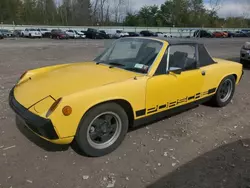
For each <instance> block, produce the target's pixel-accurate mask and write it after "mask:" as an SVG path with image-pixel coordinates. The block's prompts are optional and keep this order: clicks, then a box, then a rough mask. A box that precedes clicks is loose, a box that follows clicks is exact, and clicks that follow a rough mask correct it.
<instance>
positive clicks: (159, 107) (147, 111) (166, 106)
mask: <svg viewBox="0 0 250 188" xmlns="http://www.w3.org/2000/svg"><path fill="white" fill-rule="evenodd" d="M215 91H216V88H212V89H209V90H208V91H205V92H201V93H197V94H195V95H193V96H187V97H185V98H182V99H177V100H176V101H172V102H168V103H166V104H160V105H157V106H155V107H152V108H149V109H143V110H138V111H136V117H141V116H144V115H150V114H153V113H154V112H159V111H160V112H161V111H164V110H168V109H171V108H174V107H177V106H179V105H185V104H188V103H189V102H190V101H192V100H194V101H196V100H199V99H201V98H206V97H208V96H209V95H211V94H214V93H215ZM194 101H192V102H194Z"/></svg>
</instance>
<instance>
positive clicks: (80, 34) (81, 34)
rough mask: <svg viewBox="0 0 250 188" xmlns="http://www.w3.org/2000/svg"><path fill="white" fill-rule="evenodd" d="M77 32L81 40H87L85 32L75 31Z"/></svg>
mask: <svg viewBox="0 0 250 188" xmlns="http://www.w3.org/2000/svg"><path fill="white" fill-rule="evenodd" d="M74 31H75V33H76V34H77V35H78V36H79V38H81V39H85V38H86V35H85V34H84V33H83V32H81V31H76V30H74Z"/></svg>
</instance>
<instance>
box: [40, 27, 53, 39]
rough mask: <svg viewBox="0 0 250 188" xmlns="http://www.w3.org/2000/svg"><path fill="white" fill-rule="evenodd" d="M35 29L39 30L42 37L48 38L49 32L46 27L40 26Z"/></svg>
mask: <svg viewBox="0 0 250 188" xmlns="http://www.w3.org/2000/svg"><path fill="white" fill-rule="evenodd" d="M37 31H39V32H41V33H42V37H44V38H49V37H50V34H51V32H50V31H49V30H48V29H44V28H41V29H40V28H38V29H37Z"/></svg>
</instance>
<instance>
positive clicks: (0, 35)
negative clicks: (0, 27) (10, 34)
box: [0, 31, 4, 39]
mask: <svg viewBox="0 0 250 188" xmlns="http://www.w3.org/2000/svg"><path fill="white" fill-rule="evenodd" d="M3 38H4V36H3V33H2V32H1V31H0V39H3Z"/></svg>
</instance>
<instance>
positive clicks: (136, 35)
mask: <svg viewBox="0 0 250 188" xmlns="http://www.w3.org/2000/svg"><path fill="white" fill-rule="evenodd" d="M128 34H129V36H130V37H138V36H140V35H139V33H136V32H128Z"/></svg>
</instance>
